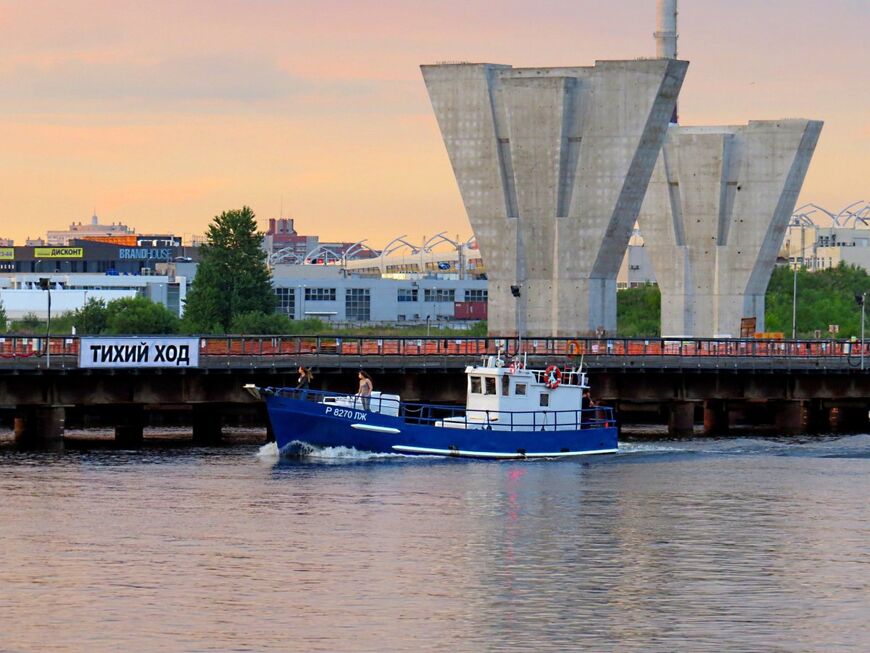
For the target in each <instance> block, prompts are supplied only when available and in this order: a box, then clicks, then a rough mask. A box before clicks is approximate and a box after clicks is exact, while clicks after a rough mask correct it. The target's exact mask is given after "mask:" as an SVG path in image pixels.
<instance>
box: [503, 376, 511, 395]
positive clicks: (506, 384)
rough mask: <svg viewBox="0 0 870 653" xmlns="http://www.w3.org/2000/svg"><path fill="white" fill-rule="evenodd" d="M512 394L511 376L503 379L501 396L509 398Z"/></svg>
mask: <svg viewBox="0 0 870 653" xmlns="http://www.w3.org/2000/svg"><path fill="white" fill-rule="evenodd" d="M510 393H511V379H510V377H509V376H503V377H501V394H502V396H504V397H507V396H508V395H509V394H510Z"/></svg>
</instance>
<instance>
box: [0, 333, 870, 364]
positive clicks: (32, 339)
mask: <svg viewBox="0 0 870 653" xmlns="http://www.w3.org/2000/svg"><path fill="white" fill-rule="evenodd" d="M80 342H81V341H80V338H79V337H76V336H56V337H52V338H50V339H48V340H47V339H46V338H45V337H44V336H38V335H37V336H33V335H30V336H18V335H16V336H5V337H0V360H7V361H8V360H10V359H13V360H14V359H27V358H39V357H43V356H45V354H46V343H48V346H49V348H50V351H51V355H52V356H57V357H63V358H65V359H67V360H69V359H77V357H78V353H79V347H80ZM861 348H862V343H860V342H852V341H844V340H761V339H737V338H718V339H714V338H597V337H586V338H526V339H523V340H522V343H521V344H520V343H519V341H518V340H517V339H516V338H489V337H468V338H465V337H456V336H451V337H428V338H427V337H396V336H390V337H379V336H336V335H316V336H308V335H293V336H202V337H201V338H200V358H201V359H202V358H204V359H206V360H208V359H209V358H226V357H253V358H272V359H275V358H281V357H284V358H287V357H292V358H296V357H299V356H310V355H315V356H319V355H323V356H347V357H359V358H364V357H378V356H408V357H411V356H441V357H457V358H464V359H469V358H474V357H478V356H484V355H494V354H496V353H498V352H499V351H502V352H503V354H504V355H505V356H508V357H510V356H514V355H515V354H516V353H517V352H518V350H519V349H521V350H522V352H523V353H527V354H528V355H530V356H541V357H550V358H564V357H580V356H587V357H609V356H613V357H661V358H667V357H674V358H687V357H697V358H710V357H715V358H747V357H748V358H758V357H763V358H777V357H778V358H800V359H830V358H844V357H846V358H857V357H860V355H861ZM863 349H864V355H865V356H868V357H870V341H867V342H865V343H863ZM868 360H870V359H868Z"/></svg>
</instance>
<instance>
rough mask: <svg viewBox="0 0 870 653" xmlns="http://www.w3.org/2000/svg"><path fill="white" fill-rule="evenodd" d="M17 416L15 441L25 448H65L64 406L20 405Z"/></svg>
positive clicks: (48, 449) (57, 449)
mask: <svg viewBox="0 0 870 653" xmlns="http://www.w3.org/2000/svg"><path fill="white" fill-rule="evenodd" d="M16 412H17V414H16V416H15V427H14V428H15V443H16V444H17V445H18V446H19V447H21V448H24V449H44V450H47V451H60V450H62V449H63V432H64V424H65V421H66V409H65V408H64V407H63V406H26V407H19V409H18V410H17V411H16Z"/></svg>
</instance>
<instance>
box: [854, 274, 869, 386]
mask: <svg viewBox="0 0 870 653" xmlns="http://www.w3.org/2000/svg"><path fill="white" fill-rule="evenodd" d="M855 301H856V302H858V306H860V307H861V369H862V370H863V369H864V305H865V304H866V303H867V291H866V290H865V291H864V292H862V293H861V294H860V295H855Z"/></svg>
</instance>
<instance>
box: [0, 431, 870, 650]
mask: <svg viewBox="0 0 870 653" xmlns="http://www.w3.org/2000/svg"><path fill="white" fill-rule="evenodd" d="M257 454H258V447H257V446H253V445H252V446H242V447H235V448H220V449H218V448H215V449H185V450H179V449H154V448H151V449H145V450H141V451H112V450H104V451H95V452H69V451H68V452H67V453H63V454H49V453H29V454H26V453H19V452H16V451H13V450H9V449H6V450H2V451H0V493H2V494H0V497H2V499H0V525H2V530H0V614H2V619H0V650H3V651H28V652H30V651H39V652H47V651H57V652H68V651H89V652H103V651H106V652H108V651H118V650H129V651H142V652H145V651H382V650H390V651H405V650H414V651H501V650H505V651H508V650H510V651H513V650H517V651H520V650H523V651H762V650H763V651H822V650H824V651H857V650H870V631H868V621H870V619H868V617H870V587H868V585H870V545H868V542H870V523H868V522H870V519H868V510H867V497H868V494H870V482H868V472H870V436H867V435H859V436H850V437H843V438H825V437H821V438H804V439H794V438H792V439H752V438H741V439H730V440H729V439H723V440H703V439H699V440H693V441H689V442H665V441H662V442H647V443H644V444H635V445H631V444H629V445H627V446H626V447H625V450H624V452H623V453H621V454H619V455H616V456H602V457H596V458H588V459H583V460H581V461H559V462H527V463H519V462H503V463H496V462H469V461H456V460H440V459H413V458H406V457H394V456H380V457H364V456H360V455H353V454H352V452H340V451H328V452H325V453H324V457H322V458H318V459H305V460H301V461H299V460H296V461H278V460H277V459H275V458H273V457H270V456H268V455H266V456H263V455H257Z"/></svg>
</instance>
